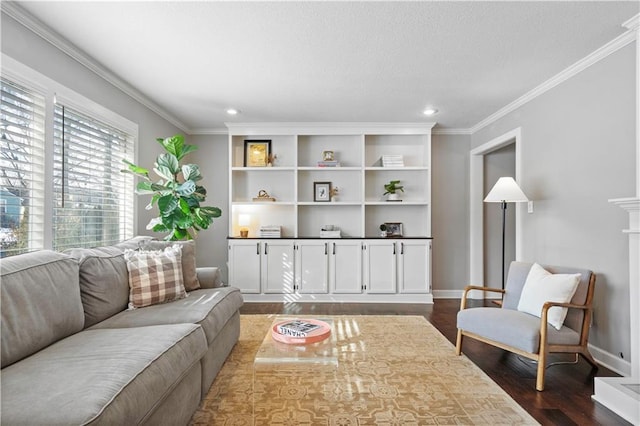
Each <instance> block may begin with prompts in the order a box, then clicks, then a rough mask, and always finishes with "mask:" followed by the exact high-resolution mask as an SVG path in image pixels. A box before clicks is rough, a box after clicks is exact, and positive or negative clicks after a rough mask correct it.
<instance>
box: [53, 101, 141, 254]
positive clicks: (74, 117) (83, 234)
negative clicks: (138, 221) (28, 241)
mask: <svg viewBox="0 0 640 426" xmlns="http://www.w3.org/2000/svg"><path fill="white" fill-rule="evenodd" d="M133 154H134V138H133V136H131V135H128V134H127V133H125V132H123V131H121V130H119V129H117V128H115V127H113V126H111V125H109V124H107V123H105V122H102V121H101V120H98V119H96V118H93V117H90V116H88V115H85V114H83V113H81V112H79V111H77V110H75V109H73V108H70V107H68V106H64V105H59V104H56V106H55V108H54V159H53V160H54V161H53V195H54V202H53V248H54V250H64V249H66V248H70V247H95V246H101V245H109V244H114V243H117V242H119V241H122V240H124V239H127V238H131V237H132V236H133V205H134V199H133V197H134V187H133V177H132V176H131V175H130V174H125V173H122V172H120V170H121V169H122V168H123V167H124V164H123V162H122V160H123V159H126V160H128V161H134V155H133Z"/></svg>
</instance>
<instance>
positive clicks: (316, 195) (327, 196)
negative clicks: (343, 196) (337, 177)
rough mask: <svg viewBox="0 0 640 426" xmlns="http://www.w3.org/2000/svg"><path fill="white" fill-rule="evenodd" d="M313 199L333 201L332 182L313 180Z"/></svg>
mask: <svg viewBox="0 0 640 426" xmlns="http://www.w3.org/2000/svg"><path fill="white" fill-rule="evenodd" d="M313 201H315V202H323V203H324V202H330V201H331V182H313Z"/></svg>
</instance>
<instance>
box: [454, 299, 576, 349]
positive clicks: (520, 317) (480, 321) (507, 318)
mask: <svg viewBox="0 0 640 426" xmlns="http://www.w3.org/2000/svg"><path fill="white" fill-rule="evenodd" d="M457 321H458V328H459V329H461V330H464V331H468V332H471V333H474V334H477V335H479V336H482V337H485V338H487V339H490V340H493V341H495V342H499V343H502V344H505V345H508V346H512V347H515V348H518V349H520V350H523V351H525V352H530V353H538V350H539V348H540V318H538V317H535V316H533V315H530V314H527V313H525V312H520V311H514V310H512V309H501V308H484V307H483V308H470V309H464V310H462V311H460V312H458V319H457ZM547 342H548V343H549V344H555V345H560V344H568V345H576V344H578V343H579V342H580V335H579V334H578V333H576V332H575V331H573V330H571V329H570V328H568V327H564V326H563V327H561V328H560V330H556V329H555V328H553V327H549V326H547Z"/></svg>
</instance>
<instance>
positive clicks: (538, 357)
mask: <svg viewBox="0 0 640 426" xmlns="http://www.w3.org/2000/svg"><path fill="white" fill-rule="evenodd" d="M595 281H596V275H595V274H593V273H592V274H591V277H590V278H589V287H588V289H587V299H586V301H585V304H584V305H576V304H573V303H555V302H546V303H545V304H544V305H543V307H542V313H541V315H540V345H539V349H538V353H532V352H526V351H523V350H521V349H518V348H515V347H513V346H509V345H506V344H504V343H500V342H496V341H494V340H491V339H487V338H486V337H483V336H480V335H477V334H475V333H470V332H468V331H464V330H461V329H458V336H457V339H456V355H460V354H461V353H462V338H463V336H467V337H471V338H472V339H475V340H478V341H480V342H483V343H486V344H489V345H492V346H496V347H498V348H501V349H504V350H506V351H509V352H512V353H515V354H517V355H520V356H523V357H525V358H528V359H531V360H534V361H536V362H537V363H538V368H537V373H536V390H538V391H543V390H544V374H545V368H546V362H547V356H548V355H549V354H550V353H573V354H577V355H582V357H583V358H584V359H585V360H587V362H589V364H591V365H592V367H593V368H598V364H597V363H596V361H595V359H593V357H592V356H591V353H589V348H588V346H587V345H588V343H589V326H590V325H591V317H592V315H593V314H592V311H593V306H592V305H593V294H594V289H595ZM471 290H481V291H486V292H493V293H501V294H504V293H505V290H502V289H498V288H491V287H479V286H467V287H465V289H464V293H463V294H462V299H461V300H460V310H463V309H466V307H467V295H468V293H469V292H470V291H471ZM553 306H560V307H564V308H569V309H582V310H584V311H585V312H584V317H583V319H582V327H581V328H580V341H579V343H578V344H577V345H554V344H550V343H549V342H548V341H547V315H548V312H549V309H550V308H551V307H553ZM496 309H502V308H496Z"/></svg>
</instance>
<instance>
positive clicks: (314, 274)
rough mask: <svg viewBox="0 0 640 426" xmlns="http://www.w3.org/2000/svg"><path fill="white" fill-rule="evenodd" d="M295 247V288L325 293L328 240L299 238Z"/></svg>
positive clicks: (327, 287) (302, 290)
mask: <svg viewBox="0 0 640 426" xmlns="http://www.w3.org/2000/svg"><path fill="white" fill-rule="evenodd" d="M295 247H296V250H295V251H296V265H295V271H296V287H295V288H296V290H297V291H298V293H327V291H328V289H329V285H328V269H329V242H327V241H318V240H308V241H305V240H300V241H297V242H296V244H295Z"/></svg>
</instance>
